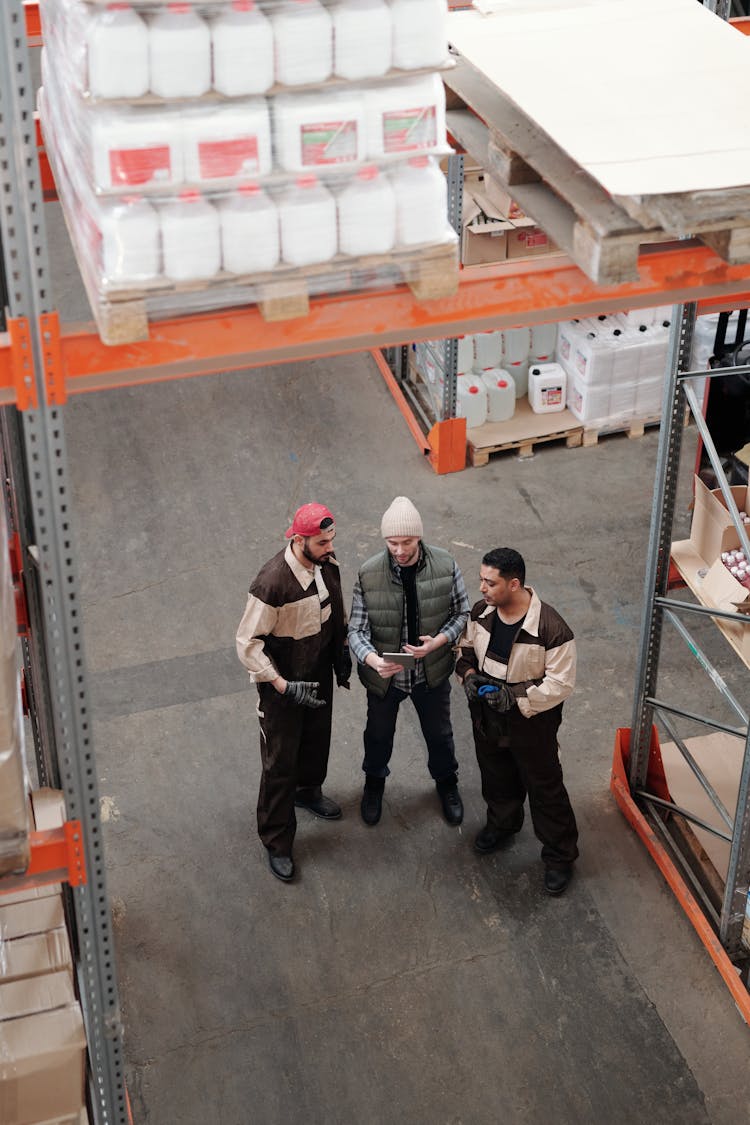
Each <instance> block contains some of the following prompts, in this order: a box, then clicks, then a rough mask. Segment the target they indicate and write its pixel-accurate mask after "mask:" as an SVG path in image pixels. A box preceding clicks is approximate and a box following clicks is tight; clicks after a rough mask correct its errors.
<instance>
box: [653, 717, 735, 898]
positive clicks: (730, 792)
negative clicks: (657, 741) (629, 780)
mask: <svg viewBox="0 0 750 1125" xmlns="http://www.w3.org/2000/svg"><path fill="white" fill-rule="evenodd" d="M685 745H686V746H687V748H688V750H689V751H690V753H691V754H692V756H693V758H694V759H695V760H696V762H697V763H698V765H699V766H700V768H701V770H702V772H703V774H704V775H705V777H706V778H707V780H708V781H709V782H710V783H711V785H712V786H713V787H714V789H715V790H716V792H717V794H718V795H719V798H720V799H721V801H722V802H723V804H724V806H725V808H726V810H727V812H728V813H729V815H730V816H731V817H733V816H734V812H735V809H736V807H737V793H738V790H739V784H740V770H741V769H742V751H743V747H744V743H743V741H742V739H741V738H732V736H731V735H729V734H723V733H722V732H721V731H719V732H717V733H716V734H706V735H700V736H699V737H697V738H688V739H686V740H685ZM661 755H662V761H663V763H664V772H665V773H666V775H667V784H668V786H669V792H670V793H671V794H672V800H673V801H674V802H675V804H677V805H679V806H680V807H681V808H683V809H685V810H686V811H687V812H691V813H695V815H696V816H699V817H700V818H701V820H705V821H706V823H707V824H710V825H712V826H713V827H715V828H720V829H721V830H722V831H724V832H728V831H729V829H728V828H727V825H726V823H725V822H724V821H723V820H722V818H721V817H720V816H719V814H718V812H717V811H716V809H715V808H714V806H713V803H712V801H711V799H710V797H709V796H708V794H707V793H706V791H705V789H704V788H703V786H702V785H701V783H700V782H699V781H698V779H697V777H696V776H695V774H694V773H693V771H692V770H691V769H690V766H689V765H688V764H687V762H686V761H685V759H684V758H683V756H682V754H681V753H680V751H679V750H678V748H677V746H675V744H674V743H673V742H665V743H663V744H662V746H661ZM690 826H691V828H692V830H693V832H694V833H695V835H696V836H697V837H698V839H699V840H700V842H701V844H702V845H703V847H704V848H705V850H706V854H707V855H708V857H709V859H710V860H711V862H712V863H713V865H714V867H715V868H716V870H717V871H718V872H719V874H720V875H721V877H722V879H726V875H727V867H728V865H729V844H728V843H726V842H725V841H724V840H721V839H719V837H718V836H714V835H713V833H712V832H707V831H706V830H705V828H700V827H699V826H698V825H697V824H692V823H691V825H690Z"/></svg>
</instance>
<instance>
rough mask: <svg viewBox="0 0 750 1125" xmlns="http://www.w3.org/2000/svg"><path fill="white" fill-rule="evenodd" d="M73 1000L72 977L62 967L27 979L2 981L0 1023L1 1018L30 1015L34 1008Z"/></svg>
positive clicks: (44, 1008) (62, 1005) (46, 1008)
mask: <svg viewBox="0 0 750 1125" xmlns="http://www.w3.org/2000/svg"><path fill="white" fill-rule="evenodd" d="M75 1003H76V997H75V993H74V991H73V980H72V977H71V975H70V973H66V972H64V971H59V972H56V973H45V975H44V976H43V977H32V978H29V979H27V980H17V981H4V982H2V983H0V1024H2V1021H3V1020H16V1019H19V1018H20V1017H21V1016H33V1015H34V1014H35V1013H36V1012H49V1011H51V1010H52V1009H53V1008H66V1007H67V1006H68V1005H69V1004H75Z"/></svg>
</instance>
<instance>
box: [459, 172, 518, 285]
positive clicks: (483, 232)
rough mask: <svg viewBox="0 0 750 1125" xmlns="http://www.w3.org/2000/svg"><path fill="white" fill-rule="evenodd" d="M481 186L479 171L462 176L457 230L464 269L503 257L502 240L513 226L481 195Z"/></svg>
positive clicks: (503, 240)
mask: <svg viewBox="0 0 750 1125" xmlns="http://www.w3.org/2000/svg"><path fill="white" fill-rule="evenodd" d="M483 184H484V177H483V176H482V174H481V173H480V172H475V173H472V174H470V175H467V176H466V177H465V181H464V196H463V211H462V230H461V264H462V265H464V266H488V265H494V264H496V263H497V262H504V261H505V259H506V256H507V249H506V237H507V234H508V231H510V230H512V229H513V225H512V223H510V222H509V220H508V219H506V218H505V217H504V216H503V215H501V214H500V212H499V211H498V209H497V208H496V207H494V205H493V204H492V203H491V202H490V201H489V199H487V198H486V196H485V195H484V194H483V192H482V187H483Z"/></svg>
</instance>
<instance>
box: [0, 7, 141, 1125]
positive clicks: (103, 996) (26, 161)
mask: <svg viewBox="0 0 750 1125" xmlns="http://www.w3.org/2000/svg"><path fill="white" fill-rule="evenodd" d="M0 234H1V236H2V244H3V252H4V259H5V267H6V277H7V288H8V303H9V309H10V315H11V317H12V318H19V317H26V318H27V319H28V323H29V344H30V346H29V354H28V356H27V360H28V363H27V374H28V378H29V380H30V381H32V382H33V384H34V386H35V388H36V396H37V401H38V406H37V407H36V408H34V409H32V410H28V411H26V412H24V414H23V415H22V427H23V436H24V449H25V455H26V463H27V471H28V487H29V497H28V501H29V509H30V511H31V515H32V519H33V526H34V533H35V538H36V545H37V548H38V552H39V567H40V587H39V588H40V592H41V602H42V613H43V616H44V623H45V646H46V655H47V668H48V675H49V682H48V683H47V684H43V685H40V690H41V691H44V692H46V693H47V694H48V695H49V699H50V704H51V709H52V713H53V719H54V726H55V738H56V745H57V757H58V764H59V770H60V779H61V783H62V787H63V791H64V794H65V805H66V810H67V815H68V817H69V818H70V819H79V820H80V821H81V826H82V834H83V842H84V854H85V857H86V865H87V874H88V881H87V883H86V884H85V885H84V886H82V887H76V888H74V889H73V891H72V900H73V907H74V913H75V922H76V937H77V945H78V958H77V971H78V988H79V993H80V997H81V1007H82V1010H83V1015H84V1022H85V1026H86V1038H87V1043H88V1051H89V1059H90V1064H91V1075H92V1085H91V1087H90V1088H91V1095H92V1100H93V1112H94V1121H95V1123H96V1125H127V1123H128V1120H129V1115H128V1107H127V1093H126V1090H125V1078H124V1064H123V1051H122V1024H121V1020H120V1007H119V999H118V991H117V973H116V968H115V963H114V950H113V941H112V927H111V919H110V912H109V902H108V898H107V887H106V874H105V864H104V852H103V844H102V833H101V823H100V818H99V792H98V784H97V777H96V768H95V762H94V755H93V748H92V741H91V716H90V713H89V708H88V702H87V694H86V675H85V668H84V659H83V644H82V638H81V620H80V608H79V603H78V591H77V583H76V577H75V573H74V568H73V561H74V554H75V551H74V536H73V529H72V526H71V512H70V497H69V494H68V485H67V480H66V455H65V438H64V432H63V422H62V415H61V412H60V409H59V408H57V407H51V406H49V405H48V404H47V402H46V398H45V386H44V377H43V372H44V358H45V349H46V345H47V341H46V340H45V336H44V331H43V328H42V324H41V321H40V316H41V315H42V314H43V313H45V312H49V310H50V306H51V297H50V280H49V267H48V261H47V248H46V238H45V226H44V214H43V203H42V195H41V188H40V176H39V165H38V157H37V151H36V136H35V125H34V104H33V90H32V80H31V74H30V68H29V59H28V48H27V44H26V27H25V19H24V11H23V6H22V4H21V0H3V2H2V3H0Z"/></svg>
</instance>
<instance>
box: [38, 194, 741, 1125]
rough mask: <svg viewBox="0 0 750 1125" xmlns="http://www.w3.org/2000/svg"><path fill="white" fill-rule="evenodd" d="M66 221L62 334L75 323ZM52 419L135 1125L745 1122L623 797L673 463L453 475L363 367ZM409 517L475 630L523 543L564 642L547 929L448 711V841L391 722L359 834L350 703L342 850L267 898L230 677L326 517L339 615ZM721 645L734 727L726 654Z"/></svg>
mask: <svg viewBox="0 0 750 1125" xmlns="http://www.w3.org/2000/svg"><path fill="white" fill-rule="evenodd" d="M47 215H48V224H49V232H50V241H51V243H52V250H53V260H54V265H55V281H56V287H57V301H58V305H59V306H60V307H61V308H62V310H63V312H64V313H66V314H67V316H68V317H71V316H72V317H75V316H79V317H80V316H85V315H86V307H85V302H84V301H83V299H82V297H81V293H80V288H79V284H78V281H77V275H76V272H75V268H74V266H73V264H72V261H71V258H70V253H69V249H68V247H67V243H66V237H65V234H64V231H63V229H62V226H61V223H60V221H59V214H58V213H57V210H56V208H48V209H47ZM64 421H65V426H66V432H67V439H68V451H69V462H70V477H71V484H72V491H73V494H74V497H75V509H76V543H77V552H78V557H79V560H80V566H79V575H80V582H81V594H82V603H83V607H84V622H85V630H84V638H85V646H86V655H87V663H88V669H89V674H90V688H91V697H92V703H93V708H94V715H95V723H94V731H95V746H96V752H97V761H98V765H99V775H100V778H99V780H100V790H101V796H102V815H103V821H104V828H105V845H106V855H107V861H108V871H109V876H108V878H109V890H110V895H111V902H112V908H113V912H114V923H115V934H116V943H117V957H118V970H119V983H120V991H121V999H122V1006H123V1014H124V1021H125V1027H126V1056H127V1060H128V1083H129V1090H130V1095H131V1100H132V1103H133V1112H134V1119H135V1122H136V1123H137V1125H144V1123H146V1122H148V1123H149V1125H209V1123H210V1125H250V1123H252V1125H256V1123H257V1125H288V1123H295V1125H296V1123H303V1122H304V1123H305V1125H323V1123H326V1125H330V1123H336V1125H396V1123H397V1122H398V1123H401V1122H406V1123H409V1125H435V1123H439V1125H496V1123H497V1122H504V1123H508V1125H531V1123H534V1125H539V1123H542V1122H548V1121H555V1122H557V1123H559V1125H600V1123H601V1122H602V1121H608V1122H610V1123H611V1125H620V1123H622V1125H625V1123H632V1122H646V1121H648V1122H650V1123H664V1125H676V1123H680V1125H694V1123H695V1125H697V1123H699V1122H711V1123H713V1125H738V1123H739V1122H742V1121H745V1120H747V1119H748V1116H749V1110H750V1068H748V1046H749V1042H750V1041H749V1038H748V1031H747V1028H746V1026H745V1025H744V1023H743V1022H742V1021H741V1019H740V1017H739V1015H738V1013H737V1011H736V1009H735V1008H734V1005H733V1003H732V1001H731V999H730V996H729V993H728V992H727V990H726V988H725V987H724V985H723V984H722V983H721V980H720V978H719V976H718V974H717V972H716V970H715V969H714V967H713V964H712V962H711V961H710V959H709V957H708V955H707V953H706V952H705V950H704V948H703V946H702V945H701V944H700V942H699V941H698V938H697V937H696V935H695V933H694V931H693V930H692V928H691V926H690V924H689V922H688V921H687V919H686V917H685V916H684V914H683V913H682V911H681V910H680V909H679V907H678V906H677V904H676V902H675V900H674V899H673V897H672V895H671V893H670V892H669V890H668V889H667V887H666V884H665V883H664V881H663V880H662V877H661V876H660V874H659V873H658V871H657V869H656V868H655V866H654V865H653V863H652V861H651V860H650V858H649V857H648V855H647V853H646V851H645V849H644V847H643V845H642V844H641V843H640V842H639V840H638V839H637V838H636V836H635V835H634V834H633V833H632V832H631V830H630V829H629V828H628V826H627V824H626V823H625V821H624V819H623V818H622V816H621V815H620V813H619V811H618V810H617V808H616V807H615V805H614V802H613V799H612V798H611V796H610V794H609V790H608V783H609V773H610V762H611V757H612V749H613V740H614V733H615V729H616V728H617V727H618V726H628V725H629V724H630V721H631V707H632V698H633V691H634V678H635V664H636V659H637V652H638V643H639V628H640V604H641V599H642V584H643V574H644V561H645V560H644V556H645V551H646V546H647V542H648V527H649V517H650V502H651V495H652V486H653V480H654V469H655V455H656V448H657V440H658V434H657V432H656V431H655V430H651V431H648V432H647V433H646V435H645V436H644V437H643V438H641V439H639V440H634V441H629V440H627V438H625V437H624V436H622V435H617V436H611V437H608V438H606V439H604V440H602V441H601V442H600V444H599V445H598V446H597V447H595V448H592V449H577V450H568V449H565V448H564V447H562V446H560V445H550V446H544V447H542V448H541V449H540V450H539V452H538V454H537V456H535V457H534V458H533V459H532V460H530V461H524V462H521V461H519V460H517V459H516V458H515V457H513V456H503V457H500V458H497V459H494V460H492V461H491V462H490V464H489V466H487V467H485V468H481V469H469V470H467V471H465V472H463V473H460V474H456V475H452V476H447V477H437V476H435V475H434V474H433V472H432V470H431V469H430V468H429V466H428V465H427V464H426V463H425V462H424V461H423V460H422V459H421V457H420V455H419V453H418V452H417V450H416V447H415V446H414V445H413V443H412V441H411V439H410V438H409V436H408V434H407V432H406V429H405V427H404V425H403V422H402V420H401V418H400V416H399V414H398V412H397V410H396V408H395V406H394V404H393V402H392V400H391V399H390V397H389V395H388V393H387V391H386V389H385V387H384V385H383V383H382V380H381V379H380V376H379V375H378V374H377V373H376V371H375V368H374V366H373V364H372V362H371V360H370V359H369V357H367V356H352V357H343V358H339V359H333V360H326V361H316V362H313V363H301V364H294V365H291V366H288V367H283V368H273V369H267V370H255V371H248V372H241V373H232V374H225V375H220V376H213V377H206V378H201V379H193V380H187V381H185V382H173V383H169V384H161V385H153V386H149V387H141V388H135V389H132V390H119V391H112V392H105V393H101V394H96V395H89V396H83V397H78V398H76V399H73V400H72V401H70V402H69V403H68V404H67V406H66V407H65V409H64ZM693 443H694V435H693V433H691V434H690V435H689V437H688V439H687V441H686V445H687V448H686V454H685V457H684V459H683V461H684V463H685V464H686V465H687V470H686V472H685V473H684V474H683V478H684V479H683V480H682V482H681V498H680V504H679V513H680V516H679V520H680V525H681V526H680V529H678V535H679V534H682V533H684V532H685V530H686V529H687V527H688V526H689V512H688V504H689V495H690V490H689V483H690V475H689V474H690V471H691V467H692V462H693V450H694V444H693ZM399 493H406V494H407V495H409V496H410V497H411V498H412V499H413V500H414V501H415V503H416V504H417V506H418V507H419V509H420V511H421V512H422V514H423V518H424V523H425V528H426V539H427V540H428V541H430V542H433V543H436V544H439V545H442V546H445V547H448V548H450V549H451V550H452V551H453V552H454V553H455V556H456V558H457V559H458V561H459V564H460V566H461V567H462V569H463V572H464V575H465V577H466V581H467V586H468V588H469V590H470V593H471V596H472V600H473V599H474V598H475V597H477V596H478V592H477V571H478V566H479V561H480V558H481V555H482V553H483V552H484V550H486V549H487V548H489V547H491V546H496V545H501V544H508V545H514V546H517V547H518V548H519V549H520V550H521V551H522V553H523V554H524V555H525V557H526V560H527V565H528V571H529V575H528V577H529V581H530V582H531V583H532V584H533V585H535V586H537V587H538V589H539V590H540V592H541V594H542V596H543V597H545V598H546V599H547V600H549V601H550V602H551V603H552V604H553V605H555V606H556V607H557V608H558V609H559V610H560V611H561V612H562V613H563V615H564V616H565V617H566V618H567V620H568V621H569V622H570V624H571V625H572V627H573V629H574V631H575V633H576V636H577V640H578V646H579V660H580V670H579V682H578V687H577V690H576V692H575V694H574V696H573V697H572V698H571V700H570V701H569V702H568V704H567V705H566V717H565V721H564V723H563V727H562V731H561V743H562V754H563V762H564V768H565V772H566V779H567V782H568V786H569V790H570V793H571V796H572V800H573V803H574V806H575V809H576V812H577V815H578V819H579V825H580V829H581V859H580V863H579V865H578V870H577V875H576V879H575V881H574V883H573V884H572V886H571V888H570V890H569V892H568V893H567V894H566V895H565V896H564V897H563V898H561V899H558V900H553V899H550V898H548V897H546V896H545V895H544V894H543V892H542V889H541V876H542V867H541V863H540V860H539V845H538V844H537V842H536V840H535V839H534V837H533V834H532V831H531V827H530V825H529V823H528V818H527V824H526V826H525V827H524V829H523V832H522V834H521V836H520V837H519V839H518V840H517V842H516V843H515V844H514V845H513V846H512V847H511V848H509V849H508V850H507V851H505V852H502V853H500V854H496V855H494V856H489V857H484V858H480V857H478V856H476V855H475V854H474V853H473V851H472V848H471V841H472V839H473V836H474V834H475V832H476V830H477V829H478V828H479V827H480V826H481V824H482V822H483V805H482V800H481V796H480V789H479V776H478V771H477V767H476V762H475V760H474V755H473V749H472V745H471V739H470V729H469V723H468V716H467V711H466V707H465V704H464V701H463V695H462V693H461V692H460V691H457V692H455V693H454V697H453V700H454V706H453V715H454V725H455V731H456V738H457V747H458V754H459V759H460V763H461V790H462V793H463V797H464V802H465V805H466V818H465V822H464V825H463V826H462V828H460V829H458V830H457V829H452V828H449V827H448V825H447V824H445V823H444V821H443V820H442V817H441V815H440V811H439V806H438V803H437V799H436V797H435V793H434V788H433V786H432V784H431V782H430V780H429V777H428V775H427V771H426V768H425V765H424V749H423V744H422V741H421V737H420V735H419V732H418V727H417V724H416V718H415V715H414V713H413V712H412V711H411V710H409V709H406V708H405V709H404V710H403V712H402V715H401V717H400V720H399V728H398V737H397V747H396V751H395V754H394V760H393V763H392V777H391V779H390V780H389V782H388V786H387V789H386V797H387V801H386V807H385V810H384V815H383V819H382V821H381V823H380V825H379V826H378V827H377V828H374V829H368V828H366V827H365V826H364V825H363V824H362V822H361V821H360V819H359V813H358V804H359V797H360V792H361V784H362V775H361V772H360V763H361V731H362V725H363V716H364V707H365V697H364V691H363V689H362V688H361V686H360V685H359V684H358V683H355V684H354V685H353V688H352V691H351V692H350V693H347V692H343V691H339V692H338V693H337V696H336V700H335V716H334V739H333V748H332V754H331V765H330V776H329V783H328V787H327V788H328V791H329V792H330V794H331V795H332V796H334V797H336V798H337V799H338V800H339V801H341V802H342V804H343V806H344V818H343V819H342V820H341V821H340V822H338V823H334V824H327V823H323V822H321V821H319V820H315V819H313V818H312V817H311V816H309V815H308V814H306V813H304V812H300V815H299V822H300V827H299V831H298V836H297V844H296V849H295V855H296V859H297V862H298V867H299V871H300V874H299V878H298V881H297V882H296V883H295V884H293V885H291V886H284V885H282V884H280V883H279V882H277V881H276V880H274V879H273V878H272V877H271V875H270V873H269V871H268V867H267V864H266V861H265V855H264V853H263V851H262V849H261V846H260V844H259V841H258V839H257V836H256V832H255V823H254V806H255V800H256V795H257V787H258V780H259V754H258V733H257V724H256V720H255V717H254V699H255V692H254V689H251V688H250V687H249V686H248V684H247V681H246V676H245V673H244V672H243V670H242V669H241V667H240V665H239V663H238V662H237V660H236V657H235V655H234V633H235V629H236V626H237V623H238V621H239V618H240V616H241V613H242V610H243V607H244V603H245V595H246V590H247V586H248V583H249V580H250V579H251V577H252V576H253V575H254V574H255V572H256V571H257V569H258V568H259V566H260V565H261V564H262V563H263V562H264V561H265V560H266V559H267V558H268V557H270V555H271V554H272V553H273V552H275V551H276V550H277V549H278V548H279V546H280V545H281V544H282V542H283V531H284V529H285V528H286V526H287V523H288V517H289V515H290V513H291V512H292V511H293V510H294V509H295V508H296V507H297V506H298V505H299V504H300V503H302V502H304V501H306V500H308V499H311V498H315V499H321V500H323V501H325V502H326V503H327V504H329V505H330V506H331V508H332V509H333V511H334V512H335V513H336V516H337V522H338V529H339V534H338V539H337V547H338V554H339V559H340V562H341V566H342V573H343V581H344V586H345V590H346V594H347V597H348V595H349V593H350V591H351V586H352V582H353V580H354V577H355V573H356V568H357V566H358V564H359V563H360V562H361V561H362V560H364V559H365V558H366V557H367V556H369V555H370V554H371V553H372V552H373V551H375V550H377V549H379V547H380V546H381V541H380V539H379V521H380V516H381V513H382V511H383V509H384V508H385V507H386V506H387V504H388V503H389V502H390V500H391V499H392V498H393V497H394V496H395V495H397V494H399ZM716 636H718V634H717V635H716ZM705 644H706V647H707V648H708V649H709V652H710V653H711V654H712V655H713V656H715V658H716V659H717V660H718V661H720V662H722V663H721V665H720V666H721V669H722V671H723V672H724V673H725V674H726V676H727V678H728V679H729V681H730V683H734V685H735V687H736V690H737V691H738V693H739V694H740V697H741V698H742V691H743V685H744V698H745V700H747V674H746V671H745V670H744V669H743V670H742V671H741V672H740V671H739V670H738V669H737V668H736V662H735V661H734V660H733V658H732V654H731V652H730V650H729V648H728V646H726V645H725V644H723V642H722V644H723V647H722V646H720V645H719V644H718V641H717V640H716V637H715V636H714V634H713V633H711V634H710V635H709V633H708V631H706V640H705ZM712 645H713V648H712V647H711V646H712ZM733 677H734V679H733ZM660 683H661V682H660ZM702 684H703V677H702V674H700V672H699V670H697V668H695V667H694V666H693V664H692V663H689V657H688V655H687V653H686V652H685V651H684V650H683V652H680V650H678V649H675V651H674V653H673V652H672V650H671V649H670V648H669V646H668V645H667V644H666V641H665V658H664V665H663V685H664V694H668V690H669V691H672V690H673V691H675V692H677V693H679V692H681V691H682V692H686V693H688V696H689V697H690V698H691V699H692V700H693V701H695V698H696V697H697V696H699V695H700V692H701V691H703V687H702V686H701V685H702ZM707 698H708V696H707Z"/></svg>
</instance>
